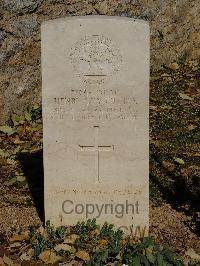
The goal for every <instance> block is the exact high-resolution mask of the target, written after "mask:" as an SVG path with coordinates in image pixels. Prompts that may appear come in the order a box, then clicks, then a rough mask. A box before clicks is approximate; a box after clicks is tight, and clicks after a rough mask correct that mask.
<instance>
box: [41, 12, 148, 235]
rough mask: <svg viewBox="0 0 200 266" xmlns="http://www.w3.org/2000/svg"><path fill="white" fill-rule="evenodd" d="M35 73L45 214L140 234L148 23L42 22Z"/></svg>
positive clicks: (144, 217) (144, 223)
mask: <svg viewBox="0 0 200 266" xmlns="http://www.w3.org/2000/svg"><path fill="white" fill-rule="evenodd" d="M119 33H120V34H119ZM42 75H43V76H42V82H43V130H44V135H43V136H44V137H43V139H44V173H45V182H44V183H45V217H46V220H50V221H52V222H53V223H54V224H56V225H61V224H74V223H76V222H77V221H78V220H86V219H88V218H97V220H98V222H100V223H104V222H105V221H107V222H109V223H113V224H115V225H116V226H117V227H120V226H124V227H125V228H124V229H125V231H126V232H127V233H129V234H130V229H131V226H133V230H136V228H137V227H140V230H141V231H143V230H144V231H145V234H146V233H147V228H148V198H149V195H148V187H149V186H148V164H149V163H148V157H149V153H148V146H149V142H148V109H149V106H148V95H149V84H148V81H149V27H148V23H147V22H145V21H139V20H134V19H127V18H117V17H107V16H103V17H99V16H91V17H77V18H71V19H70V18H63V19H58V20H53V21H50V22H46V23H44V24H43V26H42ZM88 206H90V207H89V210H87V209H86V208H88ZM105 206H107V207H108V206H109V207H108V209H107V207H105ZM102 208H103V210H102ZM81 209H82V210H83V209H84V210H83V211H82V210H81ZM99 209H101V210H102V212H101V213H99V212H98V210H99ZM120 210H121V211H120ZM88 212H89V213H88Z"/></svg>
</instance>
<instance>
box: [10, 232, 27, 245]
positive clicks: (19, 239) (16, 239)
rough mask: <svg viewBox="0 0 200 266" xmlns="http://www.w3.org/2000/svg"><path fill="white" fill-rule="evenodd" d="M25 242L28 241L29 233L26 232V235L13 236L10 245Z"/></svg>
mask: <svg viewBox="0 0 200 266" xmlns="http://www.w3.org/2000/svg"><path fill="white" fill-rule="evenodd" d="M24 240H28V232H25V233H23V234H20V235H13V236H12V237H11V238H10V239H9V241H10V243H13V242H22V241H24Z"/></svg>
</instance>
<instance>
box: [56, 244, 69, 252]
mask: <svg viewBox="0 0 200 266" xmlns="http://www.w3.org/2000/svg"><path fill="white" fill-rule="evenodd" d="M54 249H55V251H57V252H59V251H60V250H64V251H69V252H70V250H71V249H72V247H71V246H70V245H68V244H58V245H56V246H55V247H54Z"/></svg>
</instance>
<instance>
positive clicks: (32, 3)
mask: <svg viewBox="0 0 200 266" xmlns="http://www.w3.org/2000/svg"><path fill="white" fill-rule="evenodd" d="M42 1H43V0H4V8H5V10H8V11H10V12H13V13H18V14H25V13H31V12H33V11H35V10H36V9H37V7H38V6H40V5H41V3H42Z"/></svg>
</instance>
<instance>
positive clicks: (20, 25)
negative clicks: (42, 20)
mask: <svg viewBox="0 0 200 266" xmlns="http://www.w3.org/2000/svg"><path fill="white" fill-rule="evenodd" d="M12 28H13V29H14V30H15V31H16V32H17V33H18V35H19V36H21V37H30V36H32V35H33V34H34V33H35V32H36V31H37V30H38V29H39V23H38V22H37V20H36V18H25V19H22V20H20V21H15V22H13V25H12Z"/></svg>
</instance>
